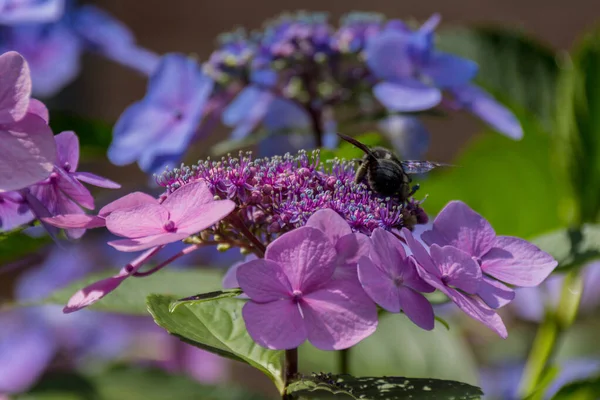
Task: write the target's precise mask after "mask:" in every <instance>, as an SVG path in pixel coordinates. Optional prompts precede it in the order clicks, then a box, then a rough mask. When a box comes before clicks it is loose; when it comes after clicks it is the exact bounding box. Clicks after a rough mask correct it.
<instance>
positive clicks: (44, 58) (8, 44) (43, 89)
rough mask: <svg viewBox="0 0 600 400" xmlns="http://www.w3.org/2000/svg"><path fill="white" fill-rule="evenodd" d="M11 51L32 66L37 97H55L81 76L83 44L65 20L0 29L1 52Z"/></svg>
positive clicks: (34, 89)
mask: <svg viewBox="0 0 600 400" xmlns="http://www.w3.org/2000/svg"><path fill="white" fill-rule="evenodd" d="M8 50H14V51H17V52H19V53H21V54H22V55H23V57H25V59H26V60H27V62H28V63H29V68H30V69H31V79H32V85H33V86H32V90H33V94H34V95H36V96H40V97H50V96H53V95H54V94H56V93H57V92H58V91H60V90H61V89H62V88H63V87H65V86H66V85H67V84H69V83H71V82H72V81H73V80H74V79H75V78H76V77H77V75H79V71H80V68H81V66H80V57H81V53H82V47H81V42H80V40H79V38H78V37H77V36H76V35H75V33H74V32H73V31H72V30H71V29H70V27H69V26H68V24H67V23H66V22H65V21H64V20H63V21H60V22H57V23H54V24H22V25H16V26H13V27H5V28H2V29H0V51H1V52H5V51H8Z"/></svg>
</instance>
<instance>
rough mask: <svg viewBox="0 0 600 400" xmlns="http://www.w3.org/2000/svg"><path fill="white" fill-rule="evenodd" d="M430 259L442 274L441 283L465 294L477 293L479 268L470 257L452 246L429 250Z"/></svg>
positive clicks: (479, 276)
mask: <svg viewBox="0 0 600 400" xmlns="http://www.w3.org/2000/svg"><path fill="white" fill-rule="evenodd" d="M430 251H431V258H432V259H433V261H434V262H435V264H436V265H437V266H438V268H439V269H440V271H441V273H442V281H443V282H444V283H445V284H446V285H447V286H454V287H457V288H459V289H461V290H464V291H465V292H467V293H471V294H473V293H477V290H478V289H479V285H480V284H481V278H482V277H481V268H480V267H479V264H477V262H476V261H475V260H473V258H471V256H470V255H469V254H467V253H465V252H464V251H462V250H460V249H457V248H456V247H452V246H444V247H440V246H438V245H437V244H434V245H432V246H431V248H430Z"/></svg>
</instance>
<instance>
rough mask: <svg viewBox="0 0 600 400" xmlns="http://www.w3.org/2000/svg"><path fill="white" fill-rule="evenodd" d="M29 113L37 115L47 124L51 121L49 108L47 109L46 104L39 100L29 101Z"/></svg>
mask: <svg viewBox="0 0 600 400" xmlns="http://www.w3.org/2000/svg"><path fill="white" fill-rule="evenodd" d="M27 113H29V114H34V115H37V116H38V117H40V118H41V119H43V120H44V122H46V123H48V122H49V121H50V113H49V112H48V108H46V105H45V104H44V103H42V102H41V101H39V100H37V99H30V100H29V108H27Z"/></svg>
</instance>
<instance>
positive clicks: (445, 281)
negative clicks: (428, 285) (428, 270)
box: [442, 275, 450, 286]
mask: <svg viewBox="0 0 600 400" xmlns="http://www.w3.org/2000/svg"><path fill="white" fill-rule="evenodd" d="M448 282H450V277H449V276H448V275H442V283H443V284H444V285H446V286H448Z"/></svg>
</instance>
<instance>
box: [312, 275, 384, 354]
mask: <svg viewBox="0 0 600 400" xmlns="http://www.w3.org/2000/svg"><path fill="white" fill-rule="evenodd" d="M315 265H318V264H315ZM300 306H301V308H302V313H303V315H304V321H305V323H306V330H307V332H308V340H309V341H310V342H311V343H312V344H313V345H314V346H315V347H317V348H319V349H321V350H340V349H346V348H348V347H352V346H354V345H355V344H357V343H358V342H360V341H361V340H363V339H364V338H366V337H368V336H369V335H371V334H372V333H373V332H375V329H376V328H377V307H376V306H375V303H373V302H372V301H371V299H370V298H369V297H368V296H367V295H366V293H365V292H364V290H363V289H362V288H361V287H360V285H358V284H357V283H355V282H353V281H347V280H337V281H331V282H329V284H328V285H326V286H325V287H323V288H321V289H319V290H317V291H315V292H312V293H310V294H307V295H306V296H304V297H303V301H302V302H301V303H300Z"/></svg>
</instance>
